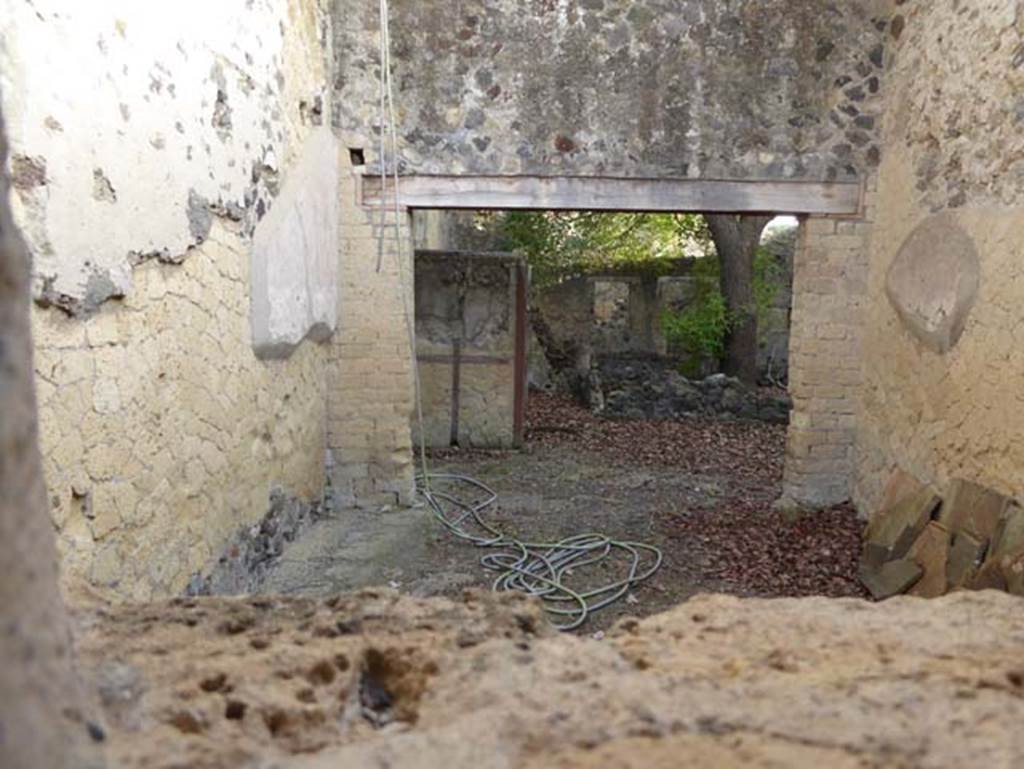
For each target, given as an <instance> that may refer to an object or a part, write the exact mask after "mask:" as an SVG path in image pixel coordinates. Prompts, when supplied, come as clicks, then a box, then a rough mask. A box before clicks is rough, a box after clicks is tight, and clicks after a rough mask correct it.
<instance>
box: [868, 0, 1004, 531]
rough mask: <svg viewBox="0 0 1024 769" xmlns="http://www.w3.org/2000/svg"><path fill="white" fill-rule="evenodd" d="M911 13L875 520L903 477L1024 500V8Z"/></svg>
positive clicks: (880, 221)
mask: <svg viewBox="0 0 1024 769" xmlns="http://www.w3.org/2000/svg"><path fill="white" fill-rule="evenodd" d="M897 10H898V12H899V15H898V16H897V17H896V18H895V19H894V22H893V28H892V31H893V37H895V38H898V39H897V40H896V41H895V44H894V47H893V64H892V68H891V72H890V74H889V87H890V90H889V92H888V94H887V97H886V103H887V108H888V112H887V118H886V121H885V134H884V136H885V145H886V148H887V149H886V153H885V157H884V161H883V164H882V167H881V169H880V174H879V190H878V216H877V220H876V224H875V227H876V236H875V237H874V239H873V241H872V248H871V251H870V268H871V272H870V281H869V286H868V296H869V297H870V301H869V303H868V305H867V319H866V322H867V328H866V332H865V351H866V356H865V357H866V361H865V368H864V374H865V383H864V397H863V401H862V418H861V429H860V435H859V441H858V451H857V470H858V472H857V482H856V487H855V495H856V499H857V502H858V503H859V504H860V506H861V508H862V509H863V510H865V511H866V512H871V511H873V510H875V509H876V507H877V505H878V502H879V500H880V498H881V492H882V488H883V484H884V483H885V481H886V479H887V478H888V476H889V475H890V473H891V472H892V471H893V469H894V468H896V467H900V468H902V469H904V470H905V471H907V472H909V473H912V474H913V475H915V476H917V477H918V478H920V479H921V480H922V481H925V482H927V483H929V484H933V485H934V486H935V487H936V488H940V489H941V488H945V487H946V483H947V481H949V480H951V479H956V478H962V479H964V480H967V481H973V482H976V483H980V484H982V485H984V486H987V487H991V488H993V489H995V490H997V491H999V492H1001V493H1003V494H1005V495H1007V496H1010V497H1015V496H1016V497H1020V496H1021V495H1022V494H1024V438H1022V436H1024V409H1022V408H1021V406H1022V401H1024V395H1022V390H1021V386H1020V383H1021V381H1024V347H1022V345H1021V332H1022V327H1021V319H1020V307H1021V304H1022V302H1024V267H1022V265H1021V259H1020V244H1021V242H1022V241H1024V152H1022V149H1024V133H1022V132H1021V120H1022V116H1024V113H1022V109H1021V106H1022V105H1021V98H1020V94H1021V92H1022V89H1024V66H1022V64H1024V8H1022V6H1021V4H1020V3H1012V2H980V1H979V2H974V3H959V4H957V3H948V2H943V3H931V2H923V1H921V2H907V3H905V4H902V5H901V6H900V7H899V8H898V9H897ZM897 32H898V34H896V33H897ZM954 41H955V42H954ZM909 275H913V276H916V278H915V279H914V280H912V281H908V280H907V277H908V276H909Z"/></svg>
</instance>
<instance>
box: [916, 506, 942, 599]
mask: <svg viewBox="0 0 1024 769" xmlns="http://www.w3.org/2000/svg"><path fill="white" fill-rule="evenodd" d="M949 540H950V537H949V531H948V530H947V529H946V527H945V526H943V525H942V524H941V523H938V522H937V521H932V522H931V523H929V524H928V525H927V526H925V529H924V531H923V532H921V536H919V537H918V538H917V540H916V541H915V542H914V544H913V546H912V547H911V548H910V553H909V554H908V557H909V558H911V559H913V560H914V562H915V563H917V564H918V565H919V566H920V567H921V568H922V569H923V570H924V574H923V575H922V576H921V579H920V580H919V581H918V583H917V584H916V585H914V586H913V587H912V588H911V589H910V595H916V596H919V597H921V598H938V597H939V596H940V595H944V594H945V592H946V561H947V559H948V557H949Z"/></svg>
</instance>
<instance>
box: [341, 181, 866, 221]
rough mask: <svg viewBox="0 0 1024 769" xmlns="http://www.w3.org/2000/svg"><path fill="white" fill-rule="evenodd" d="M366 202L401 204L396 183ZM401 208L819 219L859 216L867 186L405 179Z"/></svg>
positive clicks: (366, 190) (369, 187)
mask: <svg viewBox="0 0 1024 769" xmlns="http://www.w3.org/2000/svg"><path fill="white" fill-rule="evenodd" d="M361 201H362V203H363V205H364V206H366V207H370V208H380V207H390V206H393V205H394V204H395V200H394V180H392V179H389V180H388V181H387V182H386V183H384V184H383V186H382V182H381V179H380V177H375V176H364V177H362V192H361ZM398 202H399V205H400V206H401V207H402V208H442V209H470V210H534V211H651V212H654V211H669V212H698V213H712V212H733V213H748V212H749V213H753V212H760V213H777V214H819V215H839V216H843V215H845V216H849V215H853V214H857V213H859V212H860V208H861V185H860V184H859V183H851V182H805V181H763V180H749V181H743V180H730V181H716V180H705V179H623V178H610V177H582V176H570V177H564V176H563V177H554V176H552V177H546V176H404V177H402V178H401V179H400V180H399V201H398Z"/></svg>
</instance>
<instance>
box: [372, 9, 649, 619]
mask: <svg viewBox="0 0 1024 769" xmlns="http://www.w3.org/2000/svg"><path fill="white" fill-rule="evenodd" d="M380 62H381V77H380V177H381V190H382V191H383V190H385V189H386V186H387V181H388V171H387V166H388V163H387V154H388V152H387V150H388V149H390V151H391V168H392V179H391V180H392V184H393V191H394V210H393V213H394V217H395V223H394V228H395V229H394V232H395V239H396V248H395V255H396V259H397V261H398V264H397V268H398V278H399V284H400V286H399V290H400V291H401V294H402V311H403V315H404V318H405V327H406V333H407V334H408V337H409V350H410V354H411V357H412V372H413V389H414V393H415V401H416V420H417V425H418V428H419V441H418V450H419V463H420V471H419V474H418V476H417V478H416V492H417V494H418V495H419V496H420V497H421V498H422V499H423V500H424V501H425V502H426V504H427V505H428V506H429V507H430V509H431V511H432V512H433V515H434V517H435V518H436V519H437V520H438V521H439V522H440V523H441V524H442V525H443V526H444V527H445V528H446V529H448V531H449V532H451V533H452V534H453V535H455V536H456V537H458V538H459V539H461V540H463V541H466V542H469V543H471V544H473V545H476V546H477V547H483V548H488V549H492V550H495V551H496V552H491V553H487V554H486V555H484V556H483V557H482V558H481V559H480V563H481V564H482V566H483V567H484V568H485V569H487V570H489V571H493V572H497V577H496V578H495V579H494V582H493V589H494V590H496V591H502V590H516V591H519V592H523V593H526V594H528V595H531V596H536V597H537V598H540V599H541V600H542V601H543V602H544V608H545V609H546V611H547V612H548V614H549V615H550V616H551V621H552V624H553V625H554V626H555V627H556V628H558V629H559V630H573V629H575V628H578V627H580V626H581V625H582V624H583V623H585V622H586V621H587V619H588V618H589V617H590V615H591V614H593V613H594V612H596V611H598V610H600V609H603V608H605V607H606V606H610V605H611V604H613V603H615V602H616V601H619V600H621V599H623V598H625V597H626V596H627V595H628V594H629V592H630V590H632V589H633V588H634V587H635V586H637V585H638V584H640V583H641V582H643V581H644V580H646V579H648V578H650V577H651V576H653V575H654V573H655V572H656V571H657V570H658V569H659V568H660V567H661V563H662V559H663V556H662V552H661V550H659V549H658V548H657V547H654V546H653V545H647V544H643V543H640V542H629V541H624V540H616V539H611V538H609V537H606V536H605V535H603V534H596V533H588V534H578V535H575V536H572V537H567V538H565V539H561V540H558V541H556V542H528V541H523V540H519V539H516V538H514V537H509V536H506V535H505V534H503V533H502V532H501V531H500V530H499V529H498V528H497V527H496V526H494V525H493V524H492V523H490V522H489V521H488V520H487V519H486V518H485V517H484V514H485V513H486V511H487V510H489V509H490V508H491V507H492V506H493V505H494V503H495V502H496V501H497V499H498V495H497V494H496V493H495V492H494V491H493V490H492V489H491V488H490V487H489V486H487V485H486V484H484V483H482V482H480V481H478V480H476V479H474V478H470V477H467V476H464V475H457V474H449V473H431V472H430V468H429V464H428V462H427V447H426V439H425V437H424V436H425V430H424V419H423V394H422V387H421V383H420V373H419V364H418V361H417V360H416V327H415V320H414V317H413V314H412V312H411V310H410V307H409V294H410V290H411V283H410V281H409V278H408V276H407V275H406V265H407V261H406V256H408V257H409V260H408V264H411V262H412V254H408V255H407V254H406V243H405V238H403V236H402V212H401V190H400V183H401V182H400V179H399V167H398V121H397V118H396V111H395V99H394V85H393V82H392V75H391V27H390V12H389V7H388V0H380ZM385 216H386V214H385ZM383 255H384V244H383V236H382V238H381V245H380V250H379V252H378V259H377V272H380V271H381V269H382V265H383ZM615 557H619V558H625V561H626V564H627V566H626V574H625V576H624V577H622V578H621V579H616V580H613V581H612V582H606V583H603V584H600V585H598V586H596V587H590V588H586V589H584V588H574V587H571V586H569V585H568V584H567V580H568V578H570V577H573V576H577V574H578V571H579V570H581V569H584V568H585V567H588V566H596V565H598V564H603V563H605V562H607V561H608V560H609V559H611V558H615Z"/></svg>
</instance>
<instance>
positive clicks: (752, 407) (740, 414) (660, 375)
mask: <svg viewBox="0 0 1024 769" xmlns="http://www.w3.org/2000/svg"><path fill="white" fill-rule="evenodd" d="M596 373H597V376H598V378H599V383H600V390H601V400H603V403H602V404H600V407H599V410H600V411H601V413H602V414H604V415H605V416H608V417H613V418H620V419H677V418H680V417H693V416H699V417H712V418H721V419H752V420H760V421H763V422H770V423H772V424H782V425H784V424H788V423H789V411H790V409H791V408H792V402H791V401H790V399H789V397H788V396H785V395H782V394H765V393H762V392H759V391H757V390H754V389H751V388H749V387H746V386H744V385H743V384H742V383H741V382H740V381H739V380H738V379H735V378H733V377H728V376H726V375H725V374H713V375H711V376H709V377H706V378H704V379H699V380H691V379H687V378H686V377H684V376H683V375H682V374H680V373H679V372H678V371H677V370H676V369H675V367H674V366H673V365H672V363H671V362H668V361H664V360H660V359H653V358H650V359H648V358H638V357H608V358H604V359H602V360H601V362H600V363H599V364H598V366H597V371H596ZM592 405H593V404H592Z"/></svg>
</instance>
